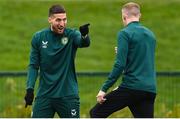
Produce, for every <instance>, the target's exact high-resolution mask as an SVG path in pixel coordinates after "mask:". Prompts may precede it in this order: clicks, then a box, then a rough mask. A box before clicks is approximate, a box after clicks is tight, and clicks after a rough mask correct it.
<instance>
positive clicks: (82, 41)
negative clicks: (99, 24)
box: [73, 30, 90, 48]
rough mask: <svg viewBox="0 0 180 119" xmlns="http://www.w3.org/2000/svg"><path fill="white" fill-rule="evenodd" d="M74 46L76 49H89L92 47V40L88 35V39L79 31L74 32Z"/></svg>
mask: <svg viewBox="0 0 180 119" xmlns="http://www.w3.org/2000/svg"><path fill="white" fill-rule="evenodd" d="M73 37H74V44H75V46H76V47H79V48H83V47H88V46H89V45H90V38H89V36H88V35H87V37H85V38H83V37H82V36H81V33H80V32H79V31H77V30H75V31H74V35H73Z"/></svg>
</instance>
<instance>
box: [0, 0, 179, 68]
mask: <svg viewBox="0 0 180 119" xmlns="http://www.w3.org/2000/svg"><path fill="white" fill-rule="evenodd" d="M127 1H130V0H89V1H88V0H63V1H57V0H56V1H53V0H51V1H35V0H34V1H33V2H31V1H28V0H26V1H23V0H18V1H15V0H1V1H0V11H3V12H1V14H0V26H1V29H0V39H1V47H0V54H1V58H0V71H4V70H6V71H9V70H11V71H14V70H15V71H16V70H26V69H27V65H28V57H29V51H30V42H31V37H32V35H33V33H35V32H36V31H38V30H40V29H42V28H45V27H48V22H47V14H48V8H49V7H50V6H51V5H52V4H55V3H59V4H63V5H64V6H65V8H66V10H67V15H68V27H72V28H78V27H79V26H80V25H82V24H84V23H87V22H89V23H90V24H91V26H90V36H91V46H90V48H87V49H83V50H82V49H79V51H78V53H77V58H76V65H77V70H78V71H79V70H80V71H110V69H111V67H112V64H113V62H114V57H115V54H114V47H115V46H116V40H117V39H116V37H117V36H116V35H117V32H118V31H119V30H120V29H121V28H123V26H122V22H121V16H120V9H121V6H122V4H124V3H126V2H127ZM131 1H136V2H138V3H139V4H140V5H141V6H142V19H141V22H142V23H143V24H144V25H146V26H147V27H149V28H150V29H152V30H153V31H154V32H155V34H156V36H157V53H156V65H157V70H161V71H162V70H163V71H173V70H180V63H179V60H180V59H179V57H180V53H179V52H180V47H179V44H180V40H179V38H180V34H179V32H178V29H180V16H179V15H178V13H179V12H178V11H179V10H180V1H179V0H158V1H157V0H131ZM102 54H103V55H102ZM19 62H20V63H19ZM82 64H86V65H82Z"/></svg>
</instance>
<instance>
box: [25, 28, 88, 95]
mask: <svg viewBox="0 0 180 119" xmlns="http://www.w3.org/2000/svg"><path fill="white" fill-rule="evenodd" d="M31 45H32V47H31V53H30V64H29V68H28V76H27V89H29V88H32V89H34V86H35V83H36V79H37V77H38V69H39V70H40V72H39V73H40V78H39V86H38V91H37V97H42V96H43V97H50V98H58V97H64V96H70V95H78V83H77V78H76V73H75V64H74V60H75V56H76V51H77V48H82V47H88V46H89V45H90V39H89V37H86V38H84V39H83V38H82V37H81V34H80V32H79V31H78V30H74V29H70V28H66V29H65V31H64V33H63V35H59V34H56V33H55V32H53V31H51V29H50V28H47V29H43V30H41V31H39V32H37V33H35V34H34V36H33V38H32V43H31Z"/></svg>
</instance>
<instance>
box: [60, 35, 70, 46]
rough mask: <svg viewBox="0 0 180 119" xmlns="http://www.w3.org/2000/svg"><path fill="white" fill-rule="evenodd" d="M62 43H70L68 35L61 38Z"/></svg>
mask: <svg viewBox="0 0 180 119" xmlns="http://www.w3.org/2000/svg"><path fill="white" fill-rule="evenodd" d="M61 43H62V44H63V45H66V44H67V43H68V38H67V37H63V38H62V39H61Z"/></svg>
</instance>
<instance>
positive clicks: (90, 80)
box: [0, 77, 180, 118]
mask: <svg viewBox="0 0 180 119" xmlns="http://www.w3.org/2000/svg"><path fill="white" fill-rule="evenodd" d="M105 79H106V78H105V77H79V79H78V82H79V92H80V101H81V117H89V110H90V109H91V108H92V107H93V106H94V105H95V104H96V95H97V93H98V91H99V88H100V87H101V85H102V83H103V82H104V80H105ZM25 80H26V77H19V78H10V77H9V78H0V84H3V85H2V86H1V87H0V97H1V100H0V117H18V118H20V117H30V114H31V112H30V111H31V107H29V108H27V109H25V108H24V95H25ZM157 81H158V83H157V84H158V86H157V87H158V94H157V98H156V103H155V117H160V118H165V117H180V100H179V97H180V94H179V93H178V91H179V90H180V80H179V78H172V77H160V78H158V79H157ZM119 83H120V80H119V81H118V82H117V83H116V84H115V85H114V87H116V86H117V85H119ZM36 85H37V84H36ZM114 87H112V88H111V90H112V89H113V88H114ZM111 117H114V118H115V117H132V115H131V113H130V111H129V109H128V108H125V109H123V110H121V111H118V112H116V113H114V114H112V115H111Z"/></svg>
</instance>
